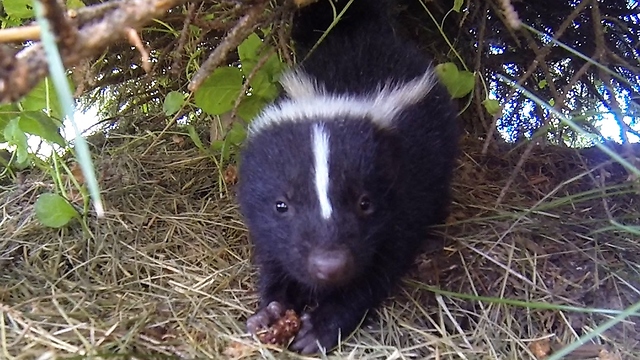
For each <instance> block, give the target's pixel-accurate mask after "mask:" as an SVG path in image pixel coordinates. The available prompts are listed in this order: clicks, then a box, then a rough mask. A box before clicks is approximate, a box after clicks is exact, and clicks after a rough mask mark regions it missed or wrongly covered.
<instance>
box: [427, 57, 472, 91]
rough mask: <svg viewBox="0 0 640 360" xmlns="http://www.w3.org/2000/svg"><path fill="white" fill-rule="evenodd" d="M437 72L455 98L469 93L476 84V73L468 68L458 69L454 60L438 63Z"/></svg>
mask: <svg viewBox="0 0 640 360" xmlns="http://www.w3.org/2000/svg"><path fill="white" fill-rule="evenodd" d="M436 74H438V77H439V78H440V81H442V83H443V84H444V85H445V86H446V88H447V90H448V91H449V94H450V95H451V97H453V98H454V99H455V98H461V97H464V96H466V95H468V94H469V93H470V92H471V91H472V90H473V87H474V85H475V76H474V74H473V73H471V72H469V71H466V70H464V71H460V70H458V67H457V66H456V64H454V63H452V62H448V63H443V64H438V65H437V66H436Z"/></svg>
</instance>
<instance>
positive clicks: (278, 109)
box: [249, 68, 437, 136]
mask: <svg viewBox="0 0 640 360" xmlns="http://www.w3.org/2000/svg"><path fill="white" fill-rule="evenodd" d="M280 83H281V84H282V86H283V87H284V90H285V92H286V93H287V95H288V97H289V98H288V99H284V100H282V101H280V102H277V103H275V104H272V105H269V106H267V107H266V108H265V109H264V110H263V111H262V113H261V114H260V115H258V116H257V117H256V118H255V119H254V120H253V121H252V122H251V125H250V126H249V135H250V136H251V135H253V134H257V133H259V132H260V131H262V130H264V129H266V128H269V127H270V126H272V125H277V124H282V123H286V122H304V121H314V120H318V119H320V118H322V119H328V120H331V119H336V120H338V119H341V118H344V117H354V118H366V117H368V118H370V119H372V121H373V122H374V123H375V124H376V125H377V126H379V127H381V128H388V127H390V126H392V125H393V120H394V119H395V118H396V116H397V115H398V113H399V112H401V111H403V110H404V109H406V108H407V107H408V106H411V105H414V104H416V103H418V102H419V101H420V100H422V99H424V97H425V96H427V94H428V93H429V92H430V91H431V89H433V87H434V86H435V84H436V83H437V79H436V76H435V72H434V71H433V69H431V68H429V69H428V70H427V71H426V72H425V73H424V74H423V75H422V76H420V77H417V78H415V79H413V80H411V81H409V82H406V83H395V84H394V83H387V84H385V85H384V86H379V87H378V88H377V89H375V90H374V91H373V92H372V93H371V94H367V95H356V94H330V93H328V92H327V90H326V89H325V88H324V87H323V86H322V85H321V84H319V83H318V82H317V80H316V79H313V78H312V77H311V76H309V75H308V74H306V73H305V72H304V71H302V70H293V71H288V72H286V73H285V74H284V75H283V76H282V78H281V80H280Z"/></svg>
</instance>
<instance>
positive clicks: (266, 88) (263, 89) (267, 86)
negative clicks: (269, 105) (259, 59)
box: [250, 68, 278, 102]
mask: <svg viewBox="0 0 640 360" xmlns="http://www.w3.org/2000/svg"><path fill="white" fill-rule="evenodd" d="M263 70H264V68H261V69H260V70H258V71H257V72H256V73H255V74H254V76H253V78H251V81H250V84H251V89H252V90H253V91H252V92H251V93H252V94H253V95H257V96H259V97H261V98H263V99H265V100H267V101H268V102H271V101H272V100H274V99H275V98H276V97H277V96H278V87H277V86H276V85H275V84H274V83H273V82H272V81H271V79H270V76H269V74H268V73H266V72H265V71H263Z"/></svg>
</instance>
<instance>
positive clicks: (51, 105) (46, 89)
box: [22, 78, 62, 119]
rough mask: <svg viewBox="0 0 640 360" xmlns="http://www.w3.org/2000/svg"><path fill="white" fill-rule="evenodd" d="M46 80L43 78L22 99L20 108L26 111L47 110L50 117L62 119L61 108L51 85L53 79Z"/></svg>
mask: <svg viewBox="0 0 640 360" xmlns="http://www.w3.org/2000/svg"><path fill="white" fill-rule="evenodd" d="M47 80H48V78H46V79H43V80H42V81H41V82H40V83H39V84H38V85H36V87H34V88H33V90H31V91H30V92H29V94H27V96H25V98H24V99H23V100H22V108H23V109H24V110H26V111H38V110H45V111H47V110H49V111H50V115H51V116H52V117H54V118H56V119H62V108H61V107H60V102H59V101H58V94H57V93H56V91H55V88H54V86H53V81H51V80H48V81H47ZM47 96H48V99H49V102H48V104H47Z"/></svg>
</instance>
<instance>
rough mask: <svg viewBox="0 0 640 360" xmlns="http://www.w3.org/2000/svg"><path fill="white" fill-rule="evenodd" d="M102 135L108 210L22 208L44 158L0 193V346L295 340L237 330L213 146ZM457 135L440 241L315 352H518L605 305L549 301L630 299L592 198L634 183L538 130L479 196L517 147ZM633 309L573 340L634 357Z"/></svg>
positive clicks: (551, 342)
mask: <svg viewBox="0 0 640 360" xmlns="http://www.w3.org/2000/svg"><path fill="white" fill-rule="evenodd" d="M174 135H178V137H175V136H174ZM180 139H181V140H184V141H177V140H180ZM103 142H104V143H103V144H100V145H99V146H98V147H97V149H100V150H99V151H100V154H97V155H96V157H95V161H96V164H97V165H96V166H97V170H98V172H99V173H100V185H101V188H102V189H103V196H104V200H105V206H106V209H107V211H108V212H107V217H106V218H105V219H99V220H98V219H95V218H90V219H88V221H87V224H88V227H87V228H86V229H84V228H83V226H82V225H81V223H80V222H75V223H74V224H73V225H72V226H70V227H67V228H64V229H61V230H53V229H48V228H45V227H43V226H41V225H40V224H39V223H38V222H37V220H36V219H35V218H34V211H33V204H34V202H35V199H36V198H37V195H38V194H40V193H42V192H45V191H51V188H52V187H51V182H50V181H49V179H48V178H47V176H46V175H43V174H39V173H37V172H33V173H31V174H29V175H27V176H26V177H25V179H24V180H23V181H22V182H21V183H20V184H17V185H15V186H12V187H11V188H9V189H7V190H5V191H4V192H3V193H2V194H1V195H0V206H2V211H3V214H4V216H3V220H2V223H1V224H0V234H1V235H0V237H1V238H0V312H2V316H0V358H6V359H13V358H16V359H31V358H51V357H70V356H74V355H99V354H102V355H105V357H106V355H107V354H123V357H124V358H138V359H140V358H157V357H160V356H162V355H166V356H174V357H179V358H185V359H193V358H237V357H239V356H240V355H246V356H247V357H248V358H265V359H273V358H278V359H286V358H299V356H297V355H295V354H289V353H287V352H285V353H281V351H280V350H278V349H270V348H267V347H265V346H263V345H260V344H258V343H257V342H256V341H254V340H253V339H252V338H251V337H249V336H248V335H246V334H244V320H245V319H246V317H247V316H248V315H250V314H251V313H252V312H253V311H254V310H255V307H256V305H257V296H256V293H255V291H254V284H255V272H254V269H253V268H252V267H251V263H250V256H251V248H250V245H249V242H248V239H247V233H246V231H245V227H244V225H243V223H242V221H241V219H240V217H239V214H238V211H237V207H236V205H235V202H234V195H233V187H232V186H229V187H228V188H227V187H225V186H223V187H220V186H218V184H219V183H220V182H219V180H220V179H221V178H223V175H222V172H221V171H219V169H218V168H217V166H216V164H215V162H214V161H213V159H211V158H209V157H208V156H206V155H203V154H202V153H200V152H199V151H198V150H197V149H195V147H194V146H192V143H191V142H190V140H189V139H188V137H187V136H185V135H184V134H179V133H178V134H170V133H165V134H162V135H160V133H159V132H153V131H149V132H146V133H145V135H144V136H138V137H135V136H131V135H117V134H115V133H114V134H111V135H110V136H109V138H108V139H107V140H104V139H103ZM151 144H153V146H150V145H151ZM463 145H464V150H465V152H464V154H463V156H462V157H461V162H460V166H459V168H458V169H457V176H456V183H455V187H454V193H455V203H454V207H453V213H452V216H451V219H450V221H449V224H448V226H447V227H443V228H442V229H441V230H442V232H443V233H444V234H445V235H446V238H447V241H448V242H447V246H446V248H445V249H444V251H443V252H442V253H441V254H436V255H435V256H433V255H431V256H427V255H425V256H422V257H421V258H420V260H419V261H418V264H416V266H415V268H414V270H413V271H412V274H411V275H410V276H409V277H407V279H406V281H405V282H404V284H403V286H402V288H401V289H400V290H399V291H398V292H397V295H396V296H394V298H393V299H391V300H389V301H387V302H386V303H385V305H384V307H382V308H381V309H380V311H379V312H378V315H379V316H377V317H375V318H373V319H372V320H371V321H370V322H368V323H367V324H366V325H365V327H364V329H363V330H361V331H358V332H357V333H356V334H354V336H353V337H350V338H347V339H346V340H345V341H344V344H343V345H342V347H341V348H340V349H338V350H337V351H336V352H334V353H332V354H331V355H330V358H348V359H359V358H365V357H366V358H368V359H423V358H424V359H459V358H466V359H496V358H500V359H530V358H535V355H536V354H535V353H536V352H541V351H542V352H545V351H547V350H548V349H557V348H559V347H561V346H562V345H566V344H568V343H570V342H572V341H574V340H575V339H576V338H577V337H578V336H580V335H581V334H582V333H585V332H589V331H590V330H592V329H593V328H594V327H595V326H597V325H598V324H600V323H602V322H603V321H605V320H606V319H607V318H609V317H611V316H612V315H611V314H607V313H604V312H602V311H595V312H593V313H585V312H577V311H572V310H570V309H558V308H557V307H554V306H555V305H557V304H561V305H568V306H575V307H578V308H594V309H614V310H621V309H623V308H625V307H627V306H629V305H630V304H633V303H635V302H638V301H639V300H640V295H639V291H640V290H639V289H640V278H639V277H638V268H639V267H638V266H639V265H638V264H639V263H640V259H639V257H640V245H639V243H638V239H637V238H634V237H633V235H632V234H629V233H627V232H623V231H620V230H619V229H611V230H607V228H608V227H610V225H611V224H610V222H609V216H612V217H613V218H615V219H617V220H618V221H620V222H623V223H625V224H627V225H633V224H635V225H638V223H639V222H640V221H639V220H638V218H639V217H640V216H639V210H638V209H639V208H640V206H639V205H638V201H640V196H638V194H637V193H634V192H633V190H634V189H633V188H632V187H630V186H628V185H625V183H624V180H625V176H626V175H625V173H624V172H623V171H622V170H621V169H620V168H619V167H617V166H615V165H611V164H603V163H602V162H603V161H606V158H605V157H601V155H597V154H598V153H597V152H596V151H591V152H589V151H586V152H583V153H582V155H580V154H579V153H577V152H575V151H573V150H568V149H564V150H561V149H555V148H546V149H543V148H539V149H536V150H535V151H534V155H533V156H532V157H531V158H530V160H529V161H528V162H527V164H526V166H524V167H523V170H522V174H519V175H518V177H517V179H516V181H515V182H514V184H512V185H511V186H510V188H509V190H508V192H507V196H506V197H505V198H504V200H503V201H502V203H501V204H500V205H498V206H496V199H497V198H498V195H499V194H500V192H501V191H502V188H503V186H504V185H505V183H506V179H507V178H508V177H509V175H510V172H511V171H512V169H513V168H514V166H515V164H516V163H517V161H518V159H519V155H520V153H519V150H517V149H516V150H513V151H511V152H507V151H504V149H503V150H502V151H499V152H494V153H493V154H490V155H488V156H486V157H482V156H481V155H480V149H481V146H482V143H481V142H480V141H475V140H473V139H464V141H463ZM584 154H587V155H586V156H584ZM590 169H596V170H590ZM597 184H598V185H597ZM596 185H597V186H596ZM603 186H606V188H605V187H603ZM598 230H600V231H598ZM431 286H434V287H436V288H439V289H441V290H445V291H449V292H457V293H460V294H449V293H441V292H439V290H437V289H434V288H432V287H431ZM465 294H466V295H467V297H465ZM469 296H470V297H469ZM480 296H483V297H489V298H488V299H484V298H477V297H480ZM480 300H481V301H480ZM515 300H519V301H523V302H527V301H528V302H531V303H529V304H526V303H525V304H522V303H514V302H513V301H515ZM540 304H548V308H547V309H543V308H539V307H540ZM637 320H638V318H637V317H632V318H629V319H627V321H626V322H623V323H620V324H618V325H617V326H615V327H614V328H612V329H610V330H609V331H607V332H606V333H605V334H604V335H603V336H600V337H598V338H596V340H595V343H594V344H591V345H585V346H583V347H582V348H581V349H579V351H577V352H576V353H574V355H576V356H577V355H580V356H581V357H578V358H589V357H591V358H593V357H597V356H599V355H600V356H604V354H605V352H606V354H608V356H612V357H610V358H629V359H631V358H638V357H639V356H640V343H639V342H640V336H639V331H640V326H638V324H637ZM540 349H542V350H540ZM601 358H602V359H604V357H601Z"/></svg>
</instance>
